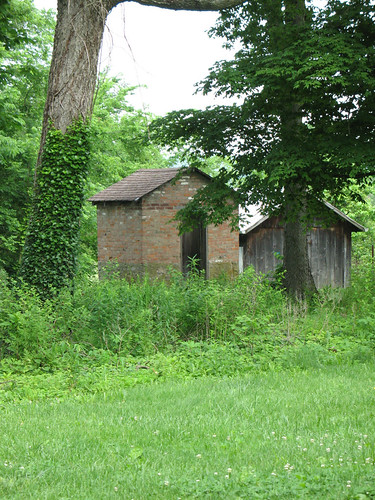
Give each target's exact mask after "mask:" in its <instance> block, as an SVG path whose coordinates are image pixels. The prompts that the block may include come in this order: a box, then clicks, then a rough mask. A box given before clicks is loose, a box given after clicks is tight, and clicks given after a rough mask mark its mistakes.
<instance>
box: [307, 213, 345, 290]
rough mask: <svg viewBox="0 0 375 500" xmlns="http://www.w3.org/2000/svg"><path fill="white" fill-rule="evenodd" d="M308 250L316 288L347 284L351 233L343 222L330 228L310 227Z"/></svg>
mask: <svg viewBox="0 0 375 500" xmlns="http://www.w3.org/2000/svg"><path fill="white" fill-rule="evenodd" d="M308 251H309V258H310V265H311V272H312V275H313V277H314V281H315V284H316V286H317V288H322V287H324V286H329V285H331V286H333V287H346V286H348V285H349V281H350V266H351V233H350V231H349V230H347V228H346V225H345V223H338V224H336V225H334V226H333V227H330V228H319V227H316V228H312V229H311V230H310V232H309V234H308Z"/></svg>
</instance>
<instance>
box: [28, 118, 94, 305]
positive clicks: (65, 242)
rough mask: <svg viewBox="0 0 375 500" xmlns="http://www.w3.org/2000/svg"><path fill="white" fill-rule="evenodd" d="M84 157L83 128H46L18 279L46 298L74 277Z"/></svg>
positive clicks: (78, 125) (79, 125) (85, 135)
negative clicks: (60, 129) (36, 187)
mask: <svg viewBox="0 0 375 500" xmlns="http://www.w3.org/2000/svg"><path fill="white" fill-rule="evenodd" d="M88 157H89V153H88V127H87V125H85V124H83V123H81V122H77V123H76V124H74V125H72V126H71V127H70V129H69V130H68V131H67V132H66V133H65V134H62V133H61V131H59V130H56V129H55V128H54V127H53V126H52V125H51V126H50V128H49V130H48V133H47V137H46V142H45V147H44V150H43V156H42V164H41V167H40V170H39V172H38V179H37V182H38V184H37V186H38V189H37V192H36V196H37V200H36V202H35V203H34V207H35V208H34V212H33V214H32V218H31V221H30V223H29V227H28V235H27V240H26V245H25V248H24V254H23V260H22V266H21V276H22V278H23V279H24V280H26V281H27V282H28V283H30V284H31V285H34V286H35V287H36V288H37V289H38V291H39V292H41V293H43V294H45V295H48V294H49V293H50V292H51V289H52V288H55V289H60V288H61V287H63V286H65V285H69V283H70V282H71V280H72V278H73V276H74V272H75V264H76V262H75V258H76V253H77V246H78V235H79V221H80V216H81V211H82V203H83V189H84V184H85V181H86V176H87V169H88Z"/></svg>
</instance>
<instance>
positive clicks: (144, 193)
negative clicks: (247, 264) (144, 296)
mask: <svg viewBox="0 0 375 500" xmlns="http://www.w3.org/2000/svg"><path fill="white" fill-rule="evenodd" d="M178 173H179V169H177V168H164V169H142V170H138V171H137V172H135V173H133V174H131V175H129V176H128V177H125V178H124V179H122V180H121V181H119V182H117V183H116V184H113V185H112V186H110V187H108V188H107V189H105V190H104V191H101V192H100V193H98V194H96V195H95V196H92V197H91V198H90V200H89V201H91V202H92V203H94V204H95V205H96V206H97V219H98V263H99V272H101V270H102V269H103V267H105V266H106V265H107V264H109V263H110V262H116V263H117V264H118V266H119V270H120V273H121V275H123V276H129V275H131V276H134V275H142V274H144V273H145V272H146V271H147V273H148V274H149V275H150V276H153V277H155V276H165V275H167V273H168V269H169V268H171V267H173V268H175V269H178V270H181V271H183V272H186V271H187V269H188V266H189V262H190V258H192V257H196V258H197V259H198V261H199V267H200V268H201V269H203V270H204V271H205V273H206V276H207V277H215V276H217V275H219V274H222V273H227V274H230V275H236V274H237V273H238V267H239V263H238V259H239V238H238V232H232V231H231V227H230V224H229V223H224V224H221V225H220V226H212V225H210V226H208V227H203V226H202V225H198V226H197V227H196V228H195V229H194V230H193V231H191V232H190V233H186V234H183V235H182V236H180V235H179V234H178V230H177V223H176V222H174V221H173V217H174V216H175V215H176V213H177V211H178V210H180V209H181V208H182V207H184V206H185V205H186V204H187V203H188V201H189V200H191V199H192V197H193V196H194V195H195V193H196V192H197V190H198V189H200V188H202V187H203V186H205V185H207V183H208V182H210V181H211V178H210V176H208V175H206V174H205V173H204V172H202V171H200V170H198V169H193V170H191V171H189V173H184V174H183V175H177V174H178Z"/></svg>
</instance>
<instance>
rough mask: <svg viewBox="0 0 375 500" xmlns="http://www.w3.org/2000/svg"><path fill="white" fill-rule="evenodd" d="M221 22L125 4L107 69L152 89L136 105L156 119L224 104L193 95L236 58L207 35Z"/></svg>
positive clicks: (42, 2) (113, 25)
mask: <svg viewBox="0 0 375 500" xmlns="http://www.w3.org/2000/svg"><path fill="white" fill-rule="evenodd" d="M34 4H35V5H36V7H38V8H53V9H56V5H57V1H56V0H34ZM216 18H217V13H214V12H187V11H177V12H176V11H170V10H166V9H158V8H155V7H147V6H141V5H139V4H136V3H128V2H125V3H123V4H120V5H119V6H117V7H116V8H115V9H113V11H112V12H111V13H110V15H109V17H108V22H107V25H108V30H107V31H106V34H105V38H104V44H103V46H104V49H103V53H102V57H101V67H102V68H104V67H106V66H108V67H109V68H110V73H111V74H112V75H116V76H119V75H121V76H122V78H123V80H124V82H125V83H126V84H128V85H131V86H133V85H146V86H147V89H145V88H142V89H140V90H138V91H136V93H135V95H134V97H133V98H132V99H131V104H133V105H134V106H135V107H137V108H145V109H147V110H148V111H151V112H152V113H154V114H156V115H163V114H165V113H166V112H168V111H172V110H176V109H184V108H204V107H206V106H209V105H212V104H215V103H218V102H219V101H218V100H215V98H214V96H206V97H205V96H203V95H202V94H198V95H193V94H194V92H195V88H194V84H195V83H197V82H199V81H200V80H202V79H203V78H204V77H205V76H207V74H208V70H209V68H210V67H211V66H212V65H213V64H214V63H215V61H217V60H220V59H225V58H228V57H230V53H229V51H227V50H224V49H223V48H222V40H213V39H210V38H209V37H208V35H207V30H208V29H209V28H211V27H212V26H213V25H214V23H215V20H216ZM129 46H130V48H129ZM129 100H130V99H129ZM222 102H223V101H222V100H220V103H222Z"/></svg>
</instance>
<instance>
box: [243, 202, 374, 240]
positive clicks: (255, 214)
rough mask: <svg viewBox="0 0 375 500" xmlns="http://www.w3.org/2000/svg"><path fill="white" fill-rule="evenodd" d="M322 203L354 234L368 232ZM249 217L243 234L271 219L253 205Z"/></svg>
mask: <svg viewBox="0 0 375 500" xmlns="http://www.w3.org/2000/svg"><path fill="white" fill-rule="evenodd" d="M322 203H323V204H324V205H325V206H326V207H327V208H329V209H330V210H332V211H333V212H334V213H335V214H336V215H338V216H339V217H340V219H342V220H344V221H346V222H348V223H349V224H350V225H351V230H352V231H353V232H359V231H367V228H366V227H364V226H362V225H361V224H359V223H358V222H356V221H355V220H354V219H352V218H351V217H349V216H348V215H346V214H344V212H341V210H339V209H338V208H336V207H335V206H333V205H331V203H328V201H324V200H323V201H322ZM248 212H249V215H250V220H249V223H248V225H247V226H246V227H243V228H242V229H241V233H242V234H248V233H250V232H251V231H253V230H254V229H255V228H256V227H258V226H260V225H261V224H263V222H265V221H266V220H267V219H269V218H270V216H269V215H262V214H261V212H260V207H259V206H256V205H252V206H251V207H250V210H248Z"/></svg>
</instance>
